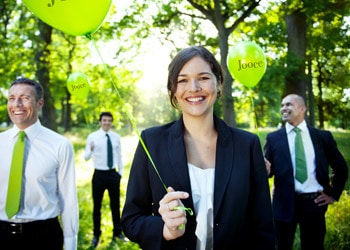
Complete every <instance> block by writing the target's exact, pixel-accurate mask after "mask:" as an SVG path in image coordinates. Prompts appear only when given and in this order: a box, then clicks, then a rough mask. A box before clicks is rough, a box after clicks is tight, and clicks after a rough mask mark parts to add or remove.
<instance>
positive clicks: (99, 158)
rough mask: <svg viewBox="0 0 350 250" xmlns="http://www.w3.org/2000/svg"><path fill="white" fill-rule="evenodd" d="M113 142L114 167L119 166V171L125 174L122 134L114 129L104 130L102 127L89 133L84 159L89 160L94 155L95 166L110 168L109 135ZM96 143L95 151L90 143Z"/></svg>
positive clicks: (99, 168) (97, 167) (100, 168)
mask: <svg viewBox="0 0 350 250" xmlns="http://www.w3.org/2000/svg"><path fill="white" fill-rule="evenodd" d="M106 133H108V135H109V138H110V140H111V142H112V148H113V168H115V167H116V165H117V166H118V173H119V174H120V175H122V174H123V163H122V154H121V143H120V136H119V134H117V133H114V132H112V131H110V130H109V131H107V132H106V131H104V130H103V129H102V128H100V129H99V130H97V131H95V132H93V133H91V134H89V135H88V138H87V140H86V146H85V154H84V159H85V160H86V161H87V160H89V159H90V158H91V157H92V161H93V164H94V168H95V169H98V170H109V167H108V164H107V136H106ZM91 142H93V143H94V151H91V147H90V144H91Z"/></svg>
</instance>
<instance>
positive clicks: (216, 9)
mask: <svg viewBox="0 0 350 250" xmlns="http://www.w3.org/2000/svg"><path fill="white" fill-rule="evenodd" d="M187 2H188V3H189V4H190V6H186V5H183V4H182V1H180V0H169V1H167V2H164V1H162V2H161V9H160V11H159V13H158V14H157V15H156V16H155V17H154V25H155V26H158V27H162V28H167V29H168V32H171V30H172V29H170V28H169V24H170V23H171V22H175V23H176V24H177V25H179V26H181V27H182V28H184V29H186V28H185V27H188V26H190V27H193V25H188V24H187V22H188V21H187V18H186V17H188V18H190V21H191V22H193V20H194V19H196V20H199V21H201V20H209V21H210V22H211V23H212V25H214V27H215V29H216V30H217V36H216V37H215V38H209V39H207V38H205V35H204V34H205V32H204V34H201V33H198V31H197V32H196V33H194V34H193V36H191V39H192V42H193V41H197V42H200V43H202V44H203V43H204V45H207V46H213V45H214V47H219V49H220V62H221V65H222V67H223V70H224V74H225V82H224V88H223V96H222V107H223V116H224V120H225V121H226V122H227V123H228V124H229V125H232V126H235V125H236V122H235V112H234V101H233V97H232V80H233V79H232V76H231V74H230V72H229V70H228V67H227V55H228V50H229V36H230V34H231V33H232V32H233V31H234V30H235V29H236V28H237V27H238V26H239V24H241V23H242V22H243V21H244V20H245V19H246V18H247V17H248V16H249V15H250V14H251V13H252V12H253V10H254V9H255V8H256V7H257V6H258V5H259V3H260V1H254V0H251V1H230V0H227V1H220V0H205V1H203V0H187ZM180 7H182V8H180ZM182 9H184V11H182ZM181 17H183V19H181ZM191 24H193V23H191ZM195 35H197V39H195V38H194V36H195ZM213 42H214V43H213Z"/></svg>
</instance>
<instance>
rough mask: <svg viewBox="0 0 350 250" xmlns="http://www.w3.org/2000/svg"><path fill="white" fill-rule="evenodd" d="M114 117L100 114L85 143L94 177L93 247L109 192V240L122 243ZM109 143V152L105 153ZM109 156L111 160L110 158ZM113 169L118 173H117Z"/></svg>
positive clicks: (118, 146) (118, 148)
mask: <svg viewBox="0 0 350 250" xmlns="http://www.w3.org/2000/svg"><path fill="white" fill-rule="evenodd" d="M112 123H113V115H112V114H111V113H110V112H102V113H101V114H100V117H99V125H100V129H99V130H97V131H95V132H93V133H91V134H90V135H89V136H88V138H87V141H86V146H85V154H84V158H85V160H89V159H90V158H91V157H92V161H93V164H94V168H95V171H94V174H93V177H92V198H93V203H94V207H93V222H94V229H93V233H94V237H93V239H92V242H91V245H92V246H93V247H96V246H97V245H98V243H99V239H100V236H101V205H102V199H103V194H104V192H105V190H108V194H109V199H110V207H111V211H112V220H113V236H112V241H115V240H116V239H117V238H118V239H121V240H122V241H125V238H124V236H123V235H122V227H121V225H120V199H119V196H120V179H121V175H122V173H123V163H122V155H121V143H120V136H119V135H118V134H117V133H115V132H112V131H111V126H112ZM108 140H110V142H111V153H110V155H109V154H108ZM109 157H110V158H109ZM116 166H117V167H118V171H116Z"/></svg>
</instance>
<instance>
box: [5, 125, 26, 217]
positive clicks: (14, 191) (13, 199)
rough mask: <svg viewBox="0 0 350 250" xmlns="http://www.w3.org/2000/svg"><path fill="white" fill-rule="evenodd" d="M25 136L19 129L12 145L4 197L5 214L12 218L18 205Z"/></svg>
mask: <svg viewBox="0 0 350 250" xmlns="http://www.w3.org/2000/svg"><path fill="white" fill-rule="evenodd" d="M25 136H26V133H25V132H24V131H19V132H18V136H17V141H16V143H15V146H14V147H13V153H12V163H11V171H10V178H9V183H8V191H7V199H6V214H7V217H8V218H12V216H14V215H15V214H17V212H18V210H19V206H20V201H21V189H22V171H23V158H24V137H25Z"/></svg>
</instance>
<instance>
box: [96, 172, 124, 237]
mask: <svg viewBox="0 0 350 250" xmlns="http://www.w3.org/2000/svg"><path fill="white" fill-rule="evenodd" d="M119 187H120V175H119V173H117V172H116V171H115V169H113V170H106V171H103V170H95V172H94V174H93V177H92V199H93V202H94V208H93V221H94V235H95V236H100V235H101V206H102V199H103V194H104V192H105V190H106V189H107V190H108V195H109V202H110V203H109V204H110V208H111V211H112V220H113V236H117V235H119V234H120V233H121V232H122V228H121V225H120V200H119V196H120V190H119Z"/></svg>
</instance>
